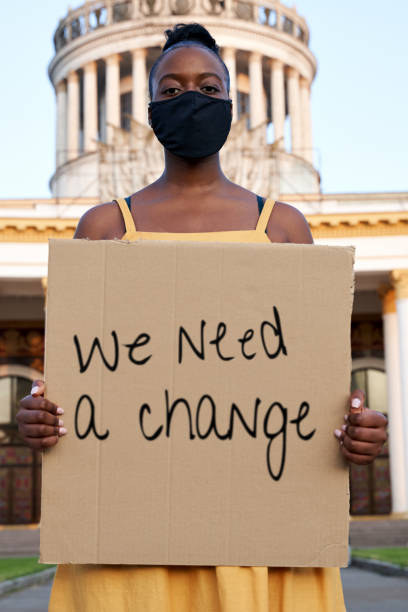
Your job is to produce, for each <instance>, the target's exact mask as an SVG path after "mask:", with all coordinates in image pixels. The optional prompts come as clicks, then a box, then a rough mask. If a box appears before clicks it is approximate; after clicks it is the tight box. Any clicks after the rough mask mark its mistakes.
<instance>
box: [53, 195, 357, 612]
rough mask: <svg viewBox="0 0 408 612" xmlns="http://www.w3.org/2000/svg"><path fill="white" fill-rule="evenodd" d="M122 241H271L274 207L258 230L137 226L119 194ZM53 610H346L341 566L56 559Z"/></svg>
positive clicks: (266, 212) (269, 203)
mask: <svg viewBox="0 0 408 612" xmlns="http://www.w3.org/2000/svg"><path fill="white" fill-rule="evenodd" d="M117 202H118V204H119V206H120V209H121V211H122V214H123V217H124V220H125V225H126V233H125V234H124V236H123V238H122V240H149V239H155V240H195V241H210V240H219V241H222V242H270V240H269V238H268V236H267V234H266V232H265V230H266V226H267V223H268V220H269V217H270V214H271V212H272V209H273V205H274V202H273V200H269V199H268V200H266V202H265V204H264V206H263V209H262V212H261V215H260V217H259V221H258V224H257V227H256V229H255V230H248V231H224V232H202V233H161V232H138V231H137V230H136V227H135V224H134V221H133V218H132V215H131V213H130V211H129V208H128V206H127V203H126V201H125V200H122V199H119V200H117ZM49 611H50V612H345V611H346V608H345V606H344V600H343V590H342V584H341V578H340V570H339V569H338V568H268V567H225V566H222V567H179V566H160V567H157V566H155V567H151V566H137V565H136V566H135V565H133V566H132V565H119V566H118V565H60V566H58V568H57V572H56V575H55V579H54V584H53V588H52V592H51V598H50V605H49Z"/></svg>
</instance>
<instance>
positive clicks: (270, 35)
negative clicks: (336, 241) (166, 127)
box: [49, 0, 320, 201]
mask: <svg viewBox="0 0 408 612" xmlns="http://www.w3.org/2000/svg"><path fill="white" fill-rule="evenodd" d="M179 22H184V23H189V22H199V23H201V24H203V25H204V26H205V27H206V28H208V30H209V31H210V32H211V34H212V36H213V37H214V38H215V40H216V41H217V43H218V45H219V46H220V48H221V53H222V57H223V59H224V61H225V63H226V65H227V67H228V69H229V72H230V78H231V92H230V95H231V98H232V100H233V108H234V116H233V125H232V129H231V133H230V136H229V138H228V140H227V143H226V144H225V146H224V147H223V149H222V150H221V160H222V164H223V168H224V171H225V173H226V174H227V176H228V177H229V178H230V179H231V180H233V181H234V182H237V183H239V184H241V185H243V186H244V187H247V188H248V189H251V190H252V191H255V192H257V193H259V194H262V195H264V196H272V197H273V196H275V197H278V195H279V194H280V193H287V194H289V193H306V192H308V193H316V192H318V191H319V184H320V178H319V174H318V172H317V171H316V169H315V168H314V166H313V146H312V135H311V120H310V87H311V83H312V81H313V78H314V76H315V73H316V60H315V58H314V56H313V54H312V53H311V51H310V49H309V47H308V42H309V30H308V26H307V23H306V21H305V20H304V19H303V17H301V16H299V14H298V13H297V12H296V10H295V9H294V8H288V7H287V6H285V5H283V4H281V3H280V2H277V1H273V0H270V1H267V2H265V1H264V0H262V2H261V0H250V1H248V2H240V1H238V0H121V1H116V0H88V1H86V2H85V3H84V4H83V5H82V6H80V7H79V8H77V9H74V10H69V11H68V14H67V15H66V17H64V18H63V19H61V20H60V22H59V24H58V27H57V30H56V32H55V35H54V44H55V56H54V57H53V59H52V61H51V62H50V65H49V76H50V79H51V82H52V84H53V86H54V88H55V92H56V102H57V141H56V170H55V173H54V175H53V176H52V178H51V181H50V184H51V190H52V193H53V196H54V197H68V198H78V197H91V198H96V199H99V200H103V201H106V200H107V199H109V198H113V197H115V196H121V195H127V194H129V193H132V192H134V191H136V190H138V189H141V188H142V187H144V186H145V185H146V184H148V183H150V182H152V181H154V180H155V179H156V178H158V177H159V176H160V174H161V173H162V170H163V153H162V147H161V145H160V144H159V143H158V141H157V140H156V138H155V136H154V133H153V131H152V130H151V128H150V127H149V126H148V123H147V106H148V102H149V99H148V83H147V81H148V73H149V71H150V68H151V66H152V65H153V63H154V61H155V60H156V58H157V57H158V55H159V54H160V51H161V47H162V46H163V43H164V30H165V29H167V28H169V27H172V26H173V25H175V24H176V23H179Z"/></svg>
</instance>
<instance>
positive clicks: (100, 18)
mask: <svg viewBox="0 0 408 612" xmlns="http://www.w3.org/2000/svg"><path fill="white" fill-rule="evenodd" d="M180 22H184V23H186V22H187V23H190V22H199V23H202V24H203V25H205V26H206V27H207V28H208V29H209V31H210V32H211V34H212V35H213V36H214V38H215V39H216V41H217V43H218V44H219V45H220V47H221V52H222V56H223V59H224V61H225V63H226V65H227V66H228V69H229V72H230V77H231V93H230V95H231V98H232V100H233V106H234V117H233V125H232V129H231V133H230V136H229V138H228V141H227V143H226V145H225V146H224V147H223V149H222V151H221V157H222V164H223V168H224V170H225V172H226V174H227V176H228V177H229V178H231V180H233V181H235V182H237V183H239V184H241V185H243V186H245V187H247V188H249V189H251V190H252V191H254V192H256V193H258V194H261V195H263V196H268V197H274V198H275V199H280V200H283V201H286V202H289V203H291V204H293V205H294V206H296V207H297V208H298V209H300V210H301V211H302V212H303V213H304V214H305V216H306V218H307V220H308V222H309V224H310V227H311V231H312V234H313V236H314V240H315V242H316V244H329V245H353V246H355V248H356V263H355V274H356V276H355V299H354V308H353V316H352V325H351V345H352V370H353V372H352V379H351V388H356V387H358V388H362V389H364V390H365V391H366V395H367V404H368V406H369V407H370V408H373V409H376V410H380V411H383V412H385V413H386V414H387V415H388V418H389V423H390V427H389V434H390V439H389V443H388V444H387V446H386V448H385V450H384V453H383V454H382V456H381V457H378V458H377V459H376V461H375V463H374V464H373V465H372V466H368V467H367V466H360V467H359V466H353V467H352V468H351V512H352V514H355V515H358V514H389V513H397V514H398V513H406V512H408V193H364V194H361V193H360V194H348V193H342V194H325V193H322V192H321V190H320V176H319V173H318V171H317V170H316V168H315V166H314V151H313V140H312V126H311V112H310V90H311V87H312V83H313V79H314V77H315V74H316V59H315V57H314V56H313V54H312V53H311V51H310V49H309V46H308V43H309V29H308V25H307V23H306V21H305V19H304V18H303V17H301V16H300V15H299V14H298V13H297V12H296V10H295V9H293V8H288V7H287V6H286V5H284V4H282V3H280V2H277V1H273V0H270V1H266V2H264V1H261V0H248V1H245V2H241V1H237V0H128V1H125V0H121V1H117V0H98V1H96V0H88V1H87V2H85V3H84V4H83V5H82V6H80V7H79V8H77V9H74V10H69V11H68V13H67V15H66V16H65V17H64V18H62V19H61V20H60V22H59V24H58V26H57V29H56V31H55V35H54V44H55V56H54V57H53V58H52V60H51V62H50V65H49V76H50V79H51V82H52V84H53V86H54V89H55V99H56V128H57V129H56V145H55V153H56V165H55V172H54V174H53V176H52V177H51V179H50V191H51V197H50V198H45V199H24V200H4V199H3V200H0V287H1V288H0V523H5V524H7V523H32V522H36V521H38V519H39V496H40V462H41V458H40V456H39V455H38V454H35V453H33V452H32V451H31V450H29V449H28V448H27V447H26V446H25V445H24V444H23V443H22V442H21V440H20V439H19V437H18V435H17V430H16V423H15V413H16V411H17V409H18V408H17V405H18V399H19V398H21V397H22V396H24V395H26V394H27V393H28V392H29V390H30V388H31V381H32V380H34V379H36V378H42V376H43V359H44V304H45V295H46V286H47V257H48V252H47V241H48V238H57V237H61V238H71V237H72V235H73V233H74V231H75V227H76V224H77V222H78V219H79V218H80V216H81V215H82V214H83V213H84V212H85V211H86V210H88V209H89V208H90V207H91V206H93V205H95V204H97V203H99V202H103V201H109V200H111V199H112V198H114V197H117V196H125V195H129V194H130V193H132V192H134V191H136V190H137V189H140V188H142V187H143V186H145V185H146V184H148V183H149V182H151V181H153V180H155V179H156V178H158V176H160V174H161V172H162V170H163V154H162V149H161V146H160V145H159V143H158V142H157V140H156V138H155V137H154V134H153V132H152V130H151V129H150V128H149V126H148V124H147V103H148V86H147V85H148V83H147V79H148V73H149V70H150V68H151V66H152V64H153V62H154V61H155V59H156V58H157V56H158V54H159V53H160V48H161V46H162V45H163V42H164V37H163V32H164V30H165V29H166V28H168V27H171V26H172V25H174V24H176V23H180ZM344 187H345V189H347V185H345V186H344Z"/></svg>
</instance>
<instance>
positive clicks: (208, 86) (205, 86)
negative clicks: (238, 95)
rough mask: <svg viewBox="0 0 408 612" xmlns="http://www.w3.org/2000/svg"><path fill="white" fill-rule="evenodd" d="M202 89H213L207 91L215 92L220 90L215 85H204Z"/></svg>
mask: <svg viewBox="0 0 408 612" xmlns="http://www.w3.org/2000/svg"><path fill="white" fill-rule="evenodd" d="M202 89H206V90H211V91H207V92H206V93H214V92H217V91H219V89H218V87H214V86H213V85H204V87H202Z"/></svg>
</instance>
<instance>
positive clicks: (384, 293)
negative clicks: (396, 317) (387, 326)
mask: <svg viewBox="0 0 408 612" xmlns="http://www.w3.org/2000/svg"><path fill="white" fill-rule="evenodd" d="M378 295H379V296H380V298H381V301H382V311H383V315H387V314H393V313H395V312H397V305H396V302H395V289H394V288H393V287H391V286H390V285H382V286H381V287H379V289H378Z"/></svg>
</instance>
